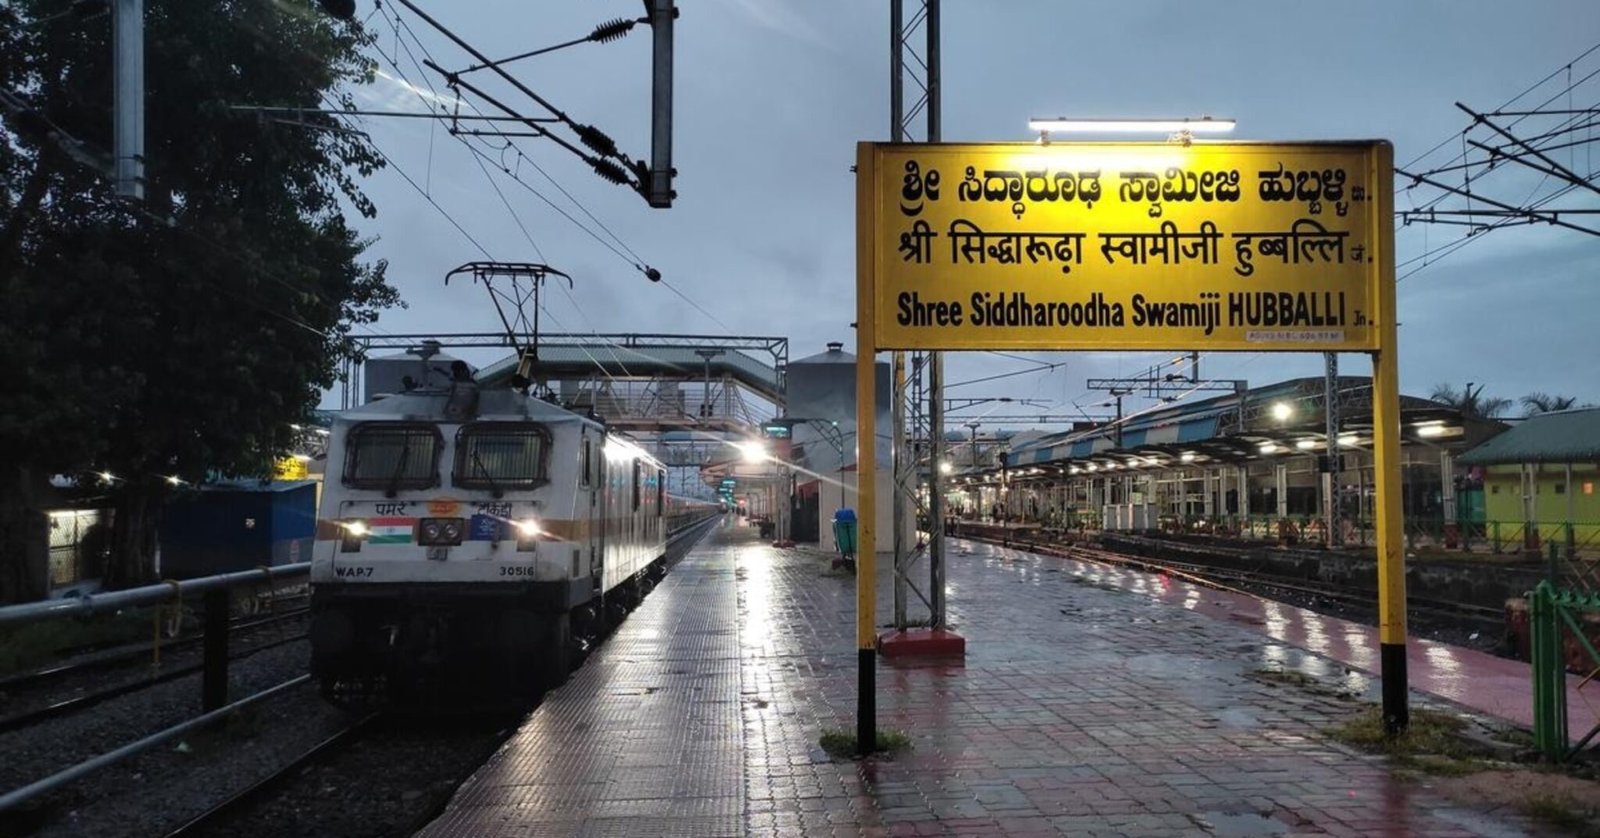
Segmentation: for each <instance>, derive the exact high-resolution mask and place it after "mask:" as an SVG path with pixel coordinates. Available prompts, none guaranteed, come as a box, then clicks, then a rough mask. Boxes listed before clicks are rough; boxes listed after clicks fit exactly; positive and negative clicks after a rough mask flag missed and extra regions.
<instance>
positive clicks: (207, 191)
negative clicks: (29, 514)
mask: <svg viewBox="0 0 1600 838" xmlns="http://www.w3.org/2000/svg"><path fill="white" fill-rule="evenodd" d="M61 7H62V6H61V4H60V3H57V2H53V1H52V0H18V2H15V3H13V4H11V5H9V6H4V7H0V94H3V95H5V96H6V97H7V99H5V100H0V101H4V102H7V103H9V104H10V105H11V106H10V107H5V108H0V118H3V120H4V121H3V129H4V130H3V133H0V140H3V142H0V283H3V286H0V287H3V292H4V294H5V300H6V305H5V306H4V307H3V309H0V356H3V357H6V358H7V359H8V367H9V370H10V372H11V374H12V378H11V381H10V384H11V387H10V388H9V390H10V394H9V395H10V398H9V399H8V400H7V404H6V405H5V406H4V407H3V408H0V460H4V461H5V462H6V463H7V464H8V466H7V467H6V474H5V475H3V479H0V483H3V485H0V506H3V507H5V508H6V510H7V511H8V512H9V514H11V515H16V514H18V511H19V509H22V508H23V507H25V506H27V505H28V504H30V503H33V502H34V501H35V498H36V496H37V494H38V489H39V486H40V481H41V479H43V476H47V475H50V474H56V473H74V472H79V471H86V470H89V469H94V470H101V469H104V470H107V471H110V472H111V473H113V474H115V475H118V476H119V477H120V478H122V479H119V480H118V481H116V482H115V483H114V484H113V487H114V491H115V494H116V497H117V506H118V516H117V520H118V524H117V531H118V535H117V537H116V548H115V551H114V557H113V565H114V567H113V569H112V570H111V575H112V576H113V577H114V580H113V581H119V582H134V581H141V580H142V579H143V578H145V577H147V576H148V574H149V572H150V570H151V568H150V555H151V550H152V548H153V528H152V523H153V522H152V518H151V515H150V514H149V513H151V512H152V511H153V510H154V509H155V506H156V504H157V503H158V500H159V497H160V493H161V492H162V491H164V490H165V489H166V483H165V482H164V481H163V479H162V478H163V477H164V476H168V475H177V476H179V477H182V478H184V479H186V480H191V481H193V480H198V479H202V478H203V477H204V476H205V475H206V474H208V473H212V472H221V473H226V474H260V473H264V472H265V470H266V469H267V467H268V466H269V464H270V462H271V460H272V458H273V457H274V456H275V455H276V454H278V453H279V452H281V451H283V450H284V449H285V448H286V447H287V445H288V444H289V442H290V436H289V435H290V433H291V430H290V428H289V424H290V423H291V422H294V421H297V420H298V419H299V418H301V417H303V416H304V415H305V413H306V412H307V411H308V410H310V409H311V408H313V407H314V406H315V404H316V402H317V399H318V397H319V391H320V390H321V389H322V388H324V387H327V386H330V385H331V384H332V383H333V382H334V379H335V375H336V370H337V365H338V361H339V360H340V358H341V357H343V356H344V355H345V354H346V353H348V352H350V351H351V350H352V349H353V342H352V341H351V337H350V331H351V329H352V327H353V326H355V325H357V324H362V323H368V322H371V321H372V320H374V319H375V318H376V317H377V314H378V312H379V311H380V310H381V309H383V308H385V307H388V306H392V305H395V304H396V303H397V302H398V300H397V297H396V295H395V292H394V290H393V289H392V288H391V287H389V286H388V285H387V284H386V282H385V280H384V271H385V267H386V266H385V264H384V263H383V262H382V261H381V260H379V261H373V262H368V261H363V259H362V256H363V253H364V251H365V250H366V248H367V246H368V244H369V242H367V241H364V240H363V239H361V238H360V237H359V236H358V235H357V234H356V232H355V231H354V230H352V229H351V228H350V226H349V225H348V224H347V222H346V218H345V215H344V209H345V208H346V207H349V208H353V209H354V210H356V211H358V212H360V213H361V214H362V215H366V216H371V215H372V214H373V213H374V211H375V210H374V207H373V206H372V204H371V202H370V201H368V200H367V198H366V197H365V196H364V195H363V194H362V193H361V192H360V190H359V188H358V186H357V179H358V178H360V177H362V176H365V175H368V174H370V173H372V172H373V171H374V170H376V169H378V168H379V167H381V166H382V164H383V158H382V156H381V155H380V154H379V153H378V152H377V150H376V149H375V148H374V147H373V146H372V145H371V144H370V143H369V142H368V141H367V139H366V138H365V137H364V136H363V135H360V134H356V133H353V132H349V131H345V130H342V129H340V128H339V127H338V125H337V123H335V122H333V121H332V120H330V119H328V118H325V117H320V116H317V115H315V114H308V115H306V116H305V117H303V118H302V119H299V120H282V119H273V118H263V117H261V116H259V115H257V114H253V113H249V112H244V111H239V110H235V109H234V108H233V106H235V105H274V106H287V107H296V108H307V109H320V108H326V107H330V106H332V105H333V104H334V103H342V104H343V105H345V106H350V105H351V102H350V101H349V99H348V94H339V93H337V91H339V90H341V89H345V88H347V87H348V86H350V85H355V84H361V83H364V82H366V81H370V79H371V77H372V74H373V67H372V65H371V64H370V62H369V61H368V60H367V59H365V58H363V57H362V56H361V54H360V48H361V46H362V45H363V42H364V39H365V38H366V36H365V35H364V34H363V33H362V32H361V30H360V29H359V27H357V26H353V25H347V24H342V23H336V22H333V21H330V20H328V19H327V18H326V17H324V16H322V15H321V14H320V13H318V12H316V11H315V10H314V9H312V8H311V7H310V6H307V5H301V4H300V3H299V2H296V0H281V2H279V1H278V0H220V2H211V3H189V2H180V0H149V2H147V4H146V24H145V26H146V29H145V34H146V47H145V55H146V67H145V81H146V148H145V154H146V168H147V180H148V184H149V185H148V196H149V197H148V199H147V201H146V202H145V204H144V205H131V204H128V203H124V202H121V201H119V200H117V199H116V198H115V197H114V196H113V195H112V194H111V189H110V183H109V181H108V179H107V178H106V176H105V174H104V172H103V171H101V170H97V168H95V167H93V166H90V165H85V163H84V162H83V160H84V159H85V158H86V157H87V158H91V159H92V158H94V157H95V156H97V155H105V154H106V151H107V150H108V149H109V148H110V147H111V128H112V125H111V113H112V111H111V104H112V98H111V96H112V83H111V82H112V73H111V38H110V19H109V17H108V16H102V17H99V18H92V19H89V20H86V21H85V20H79V19H77V18H74V17H70V16H69V17H64V18H63V17H59V16H58V17H56V18H54V19H51V16H52V14H54V13H55V12H57V11H59V9H60V8H61ZM6 514H7V513H6V512H5V511H0V551H6V552H5V553H4V554H0V566H3V565H6V564H10V563H13V562H15V561H18V560H19V558H18V556H17V555H16V550H17V549H20V548H18V547H17V542H15V541H13V542H12V543H11V544H7V543H6V539H7V530H6V526H5V523H4V522H5V520H7V519H6V518H5V515H6ZM0 576H3V574H0ZM5 587H6V583H5V581H4V579H3V578H0V598H3V597H4V595H5V594H6V590H5Z"/></svg>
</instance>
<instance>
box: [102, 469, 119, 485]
mask: <svg viewBox="0 0 1600 838" xmlns="http://www.w3.org/2000/svg"><path fill="white" fill-rule="evenodd" d="M100 479H101V480H104V481H105V482H107V483H110V482H111V481H113V480H116V479H117V476H116V475H115V474H112V473H111V472H109V471H102V472H100Z"/></svg>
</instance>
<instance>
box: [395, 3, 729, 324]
mask: <svg viewBox="0 0 1600 838" xmlns="http://www.w3.org/2000/svg"><path fill="white" fill-rule="evenodd" d="M405 5H406V6H407V7H408V8H411V7H410V4H405ZM412 11H413V12H417V10H416V9H414V8H412ZM417 13H418V14H419V16H421V17H422V18H423V19H424V20H426V21H428V22H429V23H430V25H433V26H434V27H435V28H436V29H437V28H439V27H438V24H437V23H436V22H434V21H432V20H431V19H429V18H428V17H427V16H426V15H422V14H421V13H420V12H417ZM385 20H389V18H388V16H387V15H386V16H385ZM391 25H392V26H393V29H394V33H395V37H396V42H397V43H399V44H402V45H404V48H405V50H406V52H407V53H408V55H409V56H410V57H411V58H412V62H413V64H414V65H415V66H416V67H417V68H418V70H419V72H422V69H423V66H424V65H425V64H428V63H432V65H433V66H435V67H438V66H439V65H438V63H437V62H436V61H434V59H433V57H432V54H431V53H430V51H429V50H428V49H427V46H426V45H425V44H423V43H422V42H421V39H420V38H418V37H417V35H416V33H415V31H414V30H412V29H411V27H410V25H409V24H408V23H406V22H405V20H404V18H403V17H402V16H401V15H400V14H399V12H398V11H396V12H395V13H394V17H393V20H392V23H391ZM402 29H404V31H405V34H406V35H408V36H409V37H410V38H411V39H412V41H413V42H415V43H416V45H417V47H418V49H420V50H421V51H422V53H423V56H424V58H425V59H426V60H425V61H417V60H416V57H415V55H414V54H411V53H410V47H409V45H408V44H406V42H405V39H404V38H402V37H401V30H402ZM441 31H442V32H443V31H444V30H441ZM444 34H446V35H447V37H450V38H451V39H452V40H453V41H456V42H457V43H458V45H461V46H463V48H465V49H467V50H468V51H469V52H475V50H472V48H470V47H469V46H466V45H465V44H464V42H462V41H461V40H460V39H459V38H457V37H456V36H454V35H453V34H451V33H449V32H444ZM379 53H380V54H382V50H381V49H379ZM385 58H386V59H388V60H389V61H390V63H391V65H394V66H395V68H396V71H397V72H398V71H399V67H398V62H397V61H396V60H394V59H393V58H392V57H390V56H387V55H386V56H385ZM496 69H497V72H498V68H496ZM502 74H503V73H502ZM424 75H425V74H424ZM402 77H403V74H402ZM413 87H414V86H413ZM429 89H430V90H433V88H432V86H431V84H430V85H429ZM435 98H436V99H437V98H438V97H437V93H436V91H435ZM465 101H467V103H468V106H469V107H471V108H473V109H474V110H475V111H476V112H478V113H479V114H481V113H482V111H481V109H479V108H478V107H477V105H476V103H473V102H472V101H471V100H470V99H467V100H465ZM423 106H424V107H426V108H428V109H429V110H430V111H434V110H435V107H434V103H433V102H430V101H427V100H424V101H423ZM502 107H503V106H502ZM559 116H562V117H564V115H559ZM453 133H455V132H453ZM458 139H462V140H463V141H464V142H468V141H470V140H471V139H476V140H477V141H478V142H479V143H481V144H483V145H484V146H485V147H488V148H495V147H494V146H492V145H490V144H489V143H488V141H487V140H486V139H485V138H484V137H481V136H479V137H476V138H473V137H470V136H469V137H460V136H458ZM468 147H469V148H470V149H472V150H473V152H474V153H475V154H477V155H478V156H480V157H481V158H484V159H485V160H487V161H488V162H490V163H493V164H494V165H495V167H496V168H498V169H500V170H501V171H502V172H503V173H504V174H505V175H506V176H507V177H510V178H511V179H512V180H514V181H516V182H518V183H519V184H520V185H521V186H522V187H523V188H524V189H526V190H528V191H529V192H530V193H531V194H533V195H534V196H535V197H537V198H539V199H540V200H541V201H543V202H544V203H546V204H547V205H549V206H550V208H551V209H554V210H555V211H556V212H558V213H560V214H561V215H562V216H563V217H565V218H566V219H567V220H568V221H570V222H572V224H573V225H574V226H576V227H578V228H579V229H580V230H583V231H584V232H585V233H586V234H588V235H589V236H590V237H591V238H593V239H594V240H595V241H596V242H598V243H600V244H601V245H602V246H603V247H605V248H606V249H608V250H610V251H611V252H612V253H614V254H615V255H616V256H617V257H618V258H619V259H621V260H623V261H624V262H626V263H628V264H629V265H630V266H632V267H633V268H634V269H635V270H637V271H639V272H640V273H642V274H644V275H645V276H646V277H647V278H649V279H651V280H652V281H656V282H659V283H660V284H662V285H664V286H666V287H667V289H668V290H669V291H671V292H672V293H673V294H674V295H675V296H677V297H678V298H679V299H681V300H683V301H684V302H685V303H687V304H688V305H689V306H690V307H691V308H693V309H694V310H696V311H698V312H699V313H700V314H702V315H704V316H705V317H706V318H707V319H709V320H711V321H712V322H713V323H716V324H717V325H718V326H720V327H722V328H724V329H727V330H729V331H730V332H732V331H736V330H735V329H733V327H732V326H730V325H729V324H728V323H727V322H726V321H724V320H722V318H720V317H718V316H717V315H716V314H714V313H712V312H711V311H710V310H709V309H707V308H706V307H705V306H703V305H701V304H700V303H699V302H698V301H696V300H695V299H693V298H692V297H690V296H689V295H688V294H686V293H685V292H684V291H683V290H682V289H680V288H678V287H677V286H676V285H675V284H674V283H672V282H670V281H668V280H666V279H664V278H662V277H661V275H660V272H659V271H656V270H655V269H654V268H652V267H650V265H649V264H648V263H647V262H646V261H645V259H644V258H643V257H641V256H640V255H639V254H638V252H637V251H635V250H634V249H633V248H632V247H631V246H629V245H628V243H627V242H626V241H625V240H623V239H622V237H621V236H618V235H617V234H616V232H615V231H614V230H612V229H611V228H610V226H608V225H607V224H606V223H605V222H604V221H602V220H601V219H600V218H599V217H598V216H596V215H595V214H594V213H593V212H592V211H590V210H589V208H588V207H587V206H586V205H585V204H584V203H583V202H582V201H580V200H579V199H578V198H577V197H576V196H574V195H573V194H572V193H571V192H570V191H568V190H567V189H566V187H564V186H563V185H562V184H561V183H560V182H559V181H557V180H556V179H555V178H554V177H552V176H551V175H550V173H549V172H548V171H546V170H545V168H544V167H543V166H540V165H539V163H538V162H537V161H535V160H533V159H532V158H531V157H529V156H527V155H526V154H525V153H524V152H523V150H522V149H521V147H520V146H518V145H517V144H516V143H515V142H513V141H512V140H511V139H509V138H507V139H506V140H505V143H504V145H502V146H499V147H498V148H496V151H497V152H498V153H500V154H501V155H503V154H504V153H505V152H506V151H511V152H512V153H514V154H515V155H516V157H517V161H518V164H519V168H520V164H521V163H523V162H526V163H528V164H529V165H530V166H532V167H533V168H534V170H535V171H537V172H539V174H540V175H541V176H543V177H544V178H545V179H546V180H547V181H549V182H550V184H551V185H552V186H554V187H555V188H556V189H557V190H558V191H560V192H561V194H562V195H563V196H564V197H565V198H566V199H567V200H569V201H570V202H571V203H572V204H573V206H575V207H576V208H577V209H578V211H579V212H580V213H582V214H583V215H584V216H586V217H587V218H589V219H590V220H591V221H593V222H594V224H595V225H596V226H598V227H599V228H600V229H601V230H602V231H604V232H605V234H606V235H607V236H609V237H610V238H611V239H612V242H614V243H615V244H613V243H612V242H607V241H606V240H605V239H604V238H602V237H601V236H600V234H598V233H596V232H595V231H594V230H593V229H591V228H590V227H589V226H588V225H585V224H583V223H582V222H580V221H579V220H578V219H577V218H575V217H573V216H572V214H571V213H569V212H567V211H566V210H565V209H563V208H562V207H561V206H560V205H558V204H557V203H556V202H555V201H553V200H551V199H550V198H549V197H548V196H546V195H545V194H544V193H543V192H541V191H540V190H538V189H536V188H534V187H533V185H532V184H529V183H527V182H526V181H524V180H523V179H522V178H521V177H520V175H519V174H518V172H517V171H513V170H512V168H511V167H510V166H507V165H506V164H505V162H504V160H503V159H501V160H496V159H494V158H491V157H489V155H488V154H487V153H486V152H484V151H482V150H481V149H478V148H474V147H473V146H471V145H470V144H469V145H468Z"/></svg>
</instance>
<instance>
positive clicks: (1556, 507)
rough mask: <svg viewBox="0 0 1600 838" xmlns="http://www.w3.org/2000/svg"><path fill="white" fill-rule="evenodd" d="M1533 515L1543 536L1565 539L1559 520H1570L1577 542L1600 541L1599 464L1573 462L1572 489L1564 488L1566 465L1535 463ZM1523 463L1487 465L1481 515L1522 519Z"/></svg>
mask: <svg viewBox="0 0 1600 838" xmlns="http://www.w3.org/2000/svg"><path fill="white" fill-rule="evenodd" d="M1533 469H1534V473H1535V480H1534V495H1533V503H1534V509H1533V517H1534V520H1535V521H1539V522H1541V524H1542V526H1541V527H1540V528H1539V529H1540V535H1541V536H1542V537H1543V538H1545V539H1551V538H1557V539H1559V540H1565V538H1566V533H1565V532H1561V531H1560V527H1559V525H1560V524H1563V523H1566V522H1568V521H1571V522H1572V523H1573V525H1574V528H1575V533H1574V537H1575V538H1576V539H1577V541H1578V543H1579V544H1584V543H1587V544H1589V545H1590V546H1595V545H1600V465H1596V464H1595V463H1574V464H1573V466H1572V493H1571V494H1570V495H1569V494H1567V493H1566V492H1565V489H1566V483H1567V472H1566V466H1564V465H1561V464H1559V463H1557V464H1551V463H1542V464H1536V465H1534V466H1533ZM1521 487H1522V467H1521V466H1515V465H1510V466H1489V467H1488V468H1487V470H1486V472H1485V474H1484V480H1483V504H1484V515H1485V517H1486V518H1487V519H1488V520H1490V521H1500V522H1501V523H1502V527H1503V526H1504V525H1505V524H1508V523H1509V524H1514V525H1520V524H1521V523H1522V521H1523V508H1522V488H1521ZM1569 504H1570V506H1569Z"/></svg>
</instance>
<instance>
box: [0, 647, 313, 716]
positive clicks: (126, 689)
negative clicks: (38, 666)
mask: <svg viewBox="0 0 1600 838" xmlns="http://www.w3.org/2000/svg"><path fill="white" fill-rule="evenodd" d="M306 637H307V635H306V634H304V633H301V634H296V635H294V636H292V637H284V638H280V639H278V640H273V641H270V642H267V643H262V644H261V645H259V646H251V647H250V648H248V649H243V650H241V651H240V652H239V653H238V654H233V655H229V656H228V660H230V661H236V660H243V659H244V658H248V657H250V656H251V655H254V654H256V653H257V652H265V651H266V650H268V649H275V648H277V647H279V646H284V645H287V644H289V643H293V642H295V641H297V640H304V639H306ZM204 669H205V663H204V662H201V663H194V664H189V665H188V666H183V667H179V668H177V669H174V670H171V671H170V672H163V673H161V674H160V675H153V676H151V677H149V678H141V679H140V680H137V681H129V682H127V683H123V684H118V685H117V686H115V687H109V688H107V689H104V690H100V691H98V692H92V693H87V694H85V695H80V696H74V697H72V698H68V699H63V700H61V701H57V702H55V703H52V704H47V705H45V706H43V707H40V708H39V709H37V710H29V711H27V712H24V713H18V714H17V715H15V716H7V717H5V718H0V733H9V732H10V731H13V730H20V729H22V728H25V727H31V726H33V725H36V724H39V723H40V722H44V721H48V720H50V719H53V718H56V717H57V716H65V715H67V714H69V713H75V712H77V711H79V710H83V709H86V708H89V707H93V706H95V705H97V704H103V703H105V702H107V701H110V700H111V699H113V698H121V697H122V696H125V695H131V694H133V693H136V692H139V691H140V690H147V689H149V688H151V687H155V686H159V685H161V684H165V683H167V682H168V681H176V680H178V679H179V678H183V677H185V676H188V675H193V674H195V673H196V672H201V671H203V670H204Z"/></svg>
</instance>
